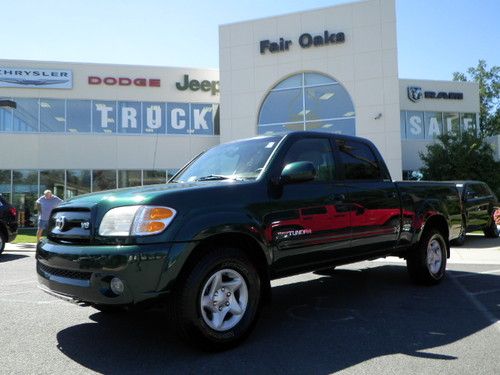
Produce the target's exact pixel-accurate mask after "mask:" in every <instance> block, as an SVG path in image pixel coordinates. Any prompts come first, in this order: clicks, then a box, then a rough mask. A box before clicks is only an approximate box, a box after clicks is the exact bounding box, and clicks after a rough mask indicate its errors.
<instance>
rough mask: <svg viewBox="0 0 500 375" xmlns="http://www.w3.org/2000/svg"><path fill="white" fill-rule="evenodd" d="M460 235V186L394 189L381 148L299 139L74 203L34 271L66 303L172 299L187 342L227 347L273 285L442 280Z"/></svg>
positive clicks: (115, 304) (115, 305) (107, 307)
mask: <svg viewBox="0 0 500 375" xmlns="http://www.w3.org/2000/svg"><path fill="white" fill-rule="evenodd" d="M461 231H462V218H461V201H460V198H459V194H458V191H457V188H456V187H455V186H454V185H453V184H443V183H432V182H425V183H424V182H393V181H392V180H391V177H390V175H389V172H388V169H387V167H386V165H385V163H384V161H383V160H382V158H381V156H380V154H379V152H378V151H377V149H376V148H375V146H374V145H373V144H372V143H371V142H370V141H368V140H366V139H362V138H357V137H349V136H341V135H335V134H326V133H315V132H293V133H289V134H286V135H273V136H261V137H257V138H252V139H246V140H239V141H235V142H230V143H226V144H221V145H219V146H216V147H214V148H212V149H210V150H208V151H206V152H204V153H202V154H201V155H199V156H197V157H196V158H194V159H193V160H192V161H191V162H189V163H188V164H187V165H186V166H185V167H183V168H182V169H181V170H180V171H179V172H178V173H177V174H176V175H175V176H174V177H173V178H172V179H171V180H170V181H169V182H168V183H167V184H160V185H151V186H144V187H138V188H127V189H118V190H110V191H104V192H99V193H95V194H88V195H82V196H79V197H76V198H73V199H70V200H68V201H66V202H64V203H62V204H61V205H60V206H58V207H57V208H56V209H54V210H53V212H52V215H51V218H50V220H49V229H48V235H47V238H46V239H44V240H43V241H41V242H40V243H39V244H38V246H37V252H36V260H37V262H36V263H37V265H36V267H37V273H38V280H39V284H40V287H41V288H42V289H43V290H44V291H46V292H48V293H50V294H52V295H54V296H56V297H59V298H62V299H65V300H68V301H71V302H75V303H77V304H80V305H84V306H93V307H95V308H96V309H98V310H100V311H103V312H112V311H116V310H120V309H124V308H127V309H130V308H131V307H135V306H138V305H144V304H147V305H150V304H152V303H153V304H155V303H159V304H162V305H165V304H166V305H167V306H168V309H166V311H168V313H165V315H166V316H167V315H168V317H169V318H171V319H173V320H174V322H175V324H174V325H173V326H174V327H176V329H177V330H178V331H179V333H180V334H181V336H182V337H183V338H185V339H187V340H189V341H190V342H191V343H193V344H196V345H198V346H201V347H203V348H208V349H211V350H214V349H226V348H229V347H232V346H235V345H237V344H238V343H239V342H241V341H242V340H243V339H245V338H246V337H247V336H248V335H249V334H250V332H251V330H252V328H253V327H254V325H255V323H256V321H257V319H258V315H259V311H260V310H261V307H262V305H263V304H264V303H265V302H267V301H269V297H270V294H271V285H270V281H271V280H273V279H276V278H281V277H284V276H289V275H295V274H299V273H304V272H310V271H319V270H320V271H323V272H324V271H325V270H328V269H332V268H334V267H336V266H339V265H343V264H348V263H353V262H358V261H362V260H371V259H376V258H380V257H387V256H397V257H401V258H404V259H406V264H407V269H408V272H409V276H410V277H411V278H412V279H413V280H414V281H416V282H418V283H420V284H426V285H433V284H437V283H439V282H440V281H441V280H442V279H443V278H444V277H445V270H446V261H447V258H448V257H449V256H450V245H449V243H450V240H453V239H455V238H457V237H458V236H459V235H460V233H461Z"/></svg>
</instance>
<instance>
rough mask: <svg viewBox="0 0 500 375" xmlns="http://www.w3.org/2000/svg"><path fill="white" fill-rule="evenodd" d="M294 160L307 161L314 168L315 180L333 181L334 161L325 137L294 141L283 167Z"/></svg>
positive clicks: (328, 142)
mask: <svg viewBox="0 0 500 375" xmlns="http://www.w3.org/2000/svg"><path fill="white" fill-rule="evenodd" d="M296 161H309V162H311V163H313V165H314V168H316V178H315V181H323V182H328V181H333V176H334V171H335V169H334V162H333V154H332V148H331V147H330V141H329V140H328V139H326V138H308V139H300V140H298V141H296V142H295V143H294V144H293V145H292V147H290V149H289V150H288V152H287V154H286V156H285V160H284V163H283V167H284V166H285V165H287V164H290V163H293V162H296Z"/></svg>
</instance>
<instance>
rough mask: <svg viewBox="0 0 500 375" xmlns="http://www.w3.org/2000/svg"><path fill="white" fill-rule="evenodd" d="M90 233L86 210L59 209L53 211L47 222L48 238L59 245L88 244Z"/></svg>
mask: <svg viewBox="0 0 500 375" xmlns="http://www.w3.org/2000/svg"><path fill="white" fill-rule="evenodd" d="M91 231H92V228H91V213H90V211H89V210H88V209H83V208H60V209H56V210H54V211H53V214H52V217H51V218H50V220H49V233H48V238H49V239H50V240H52V241H56V242H61V243H62V242H65V243H89V242H90V239H91Z"/></svg>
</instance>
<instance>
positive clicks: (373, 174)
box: [337, 140, 382, 180]
mask: <svg viewBox="0 0 500 375" xmlns="http://www.w3.org/2000/svg"><path fill="white" fill-rule="evenodd" d="M337 147H338V149H339V154H340V158H341V160H342V164H343V165H344V169H345V178H346V179H347V180H379V179H381V178H382V177H381V175H382V174H381V168H380V164H379V162H378V160H377V158H376V157H375V155H374V154H373V152H372V150H371V149H370V147H369V146H368V145H366V144H364V143H361V142H356V141H348V140H337Z"/></svg>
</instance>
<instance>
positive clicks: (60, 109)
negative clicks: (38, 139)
mask: <svg viewBox="0 0 500 375" xmlns="http://www.w3.org/2000/svg"><path fill="white" fill-rule="evenodd" d="M39 104H40V112H39V113H40V131H41V132H60V133H64V131H65V130H66V108H65V101H64V100H61V99H40V102H39Z"/></svg>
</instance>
